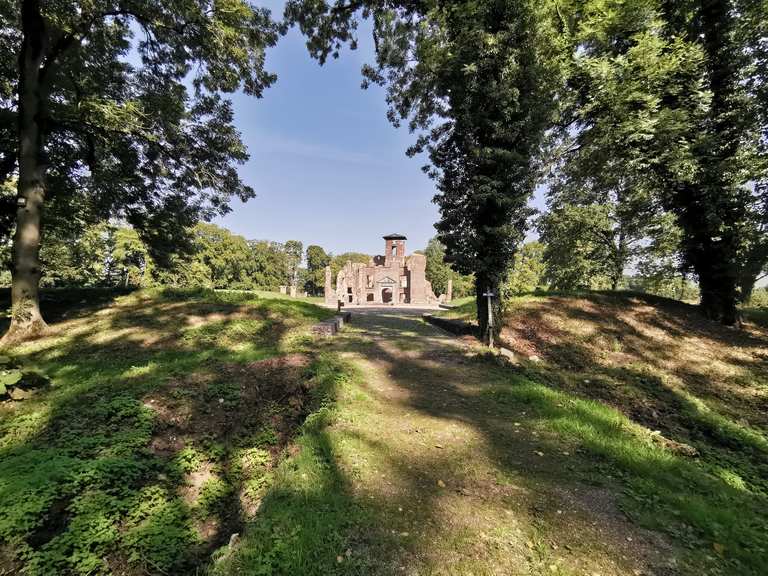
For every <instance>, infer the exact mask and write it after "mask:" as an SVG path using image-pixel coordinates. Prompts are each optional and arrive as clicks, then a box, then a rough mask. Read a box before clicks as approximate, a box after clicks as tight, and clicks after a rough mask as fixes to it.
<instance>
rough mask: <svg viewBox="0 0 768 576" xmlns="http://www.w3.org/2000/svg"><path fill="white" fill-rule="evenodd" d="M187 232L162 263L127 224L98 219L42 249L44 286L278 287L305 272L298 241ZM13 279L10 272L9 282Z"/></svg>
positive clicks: (201, 229)
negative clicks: (298, 265) (298, 262)
mask: <svg viewBox="0 0 768 576" xmlns="http://www.w3.org/2000/svg"><path fill="white" fill-rule="evenodd" d="M187 235H188V238H189V248H188V249H187V250H186V251H185V252H184V253H183V254H176V255H172V256H170V258H168V259H167V261H164V262H162V263H158V262H156V261H155V259H154V258H153V257H152V255H151V252H150V250H149V248H148V246H147V245H146V244H145V243H144V242H143V241H142V239H141V238H140V237H139V234H138V233H137V232H136V230H134V229H133V228H131V227H128V226H118V225H113V224H96V225H94V226H90V227H88V228H86V229H85V231H84V232H82V233H77V234H75V235H73V236H63V235H60V236H56V237H52V238H49V239H48V241H47V242H46V244H45V245H44V246H43V249H42V250H41V262H42V272H41V285H43V286H48V287H75V286H77V287H85V286H124V287H147V286H160V285H163V286H176V287H190V288H191V287H198V288H228V289H243V290H248V289H256V288H260V289H269V290H277V289H278V287H279V286H285V285H288V284H289V283H290V282H291V280H292V278H293V276H294V274H302V273H303V271H302V270H301V269H299V270H298V272H296V271H295V269H294V266H295V255H294V252H292V250H294V247H295V246H296V245H297V244H299V245H300V244H301V243H300V242H297V241H289V242H286V243H285V244H280V243H279V242H270V241H267V240H246V239H245V238H243V237H242V236H238V235H236V234H233V233H232V232H230V231H229V230H227V229H225V228H221V227H219V226H215V225H213V224H206V223H200V224H197V225H196V226H194V227H193V228H191V230H190V231H189V232H188V233H187ZM9 280H10V278H9V277H8V275H7V274H6V276H5V277H4V279H3V281H4V283H5V284H6V285H7V284H8V282H9Z"/></svg>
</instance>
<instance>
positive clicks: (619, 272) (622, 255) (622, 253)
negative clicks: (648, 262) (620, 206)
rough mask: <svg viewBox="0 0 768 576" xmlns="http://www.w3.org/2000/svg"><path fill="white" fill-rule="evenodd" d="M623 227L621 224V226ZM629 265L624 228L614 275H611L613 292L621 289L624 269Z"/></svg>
mask: <svg viewBox="0 0 768 576" xmlns="http://www.w3.org/2000/svg"><path fill="white" fill-rule="evenodd" d="M620 226H621V224H620ZM626 263H627V240H626V238H625V235H624V227H623V226H622V227H621V229H620V230H619V240H618V246H617V247H616V259H615V260H614V263H613V273H612V274H611V290H612V291H614V292H616V291H617V290H618V289H619V283H620V282H621V280H622V278H624V267H625V266H626Z"/></svg>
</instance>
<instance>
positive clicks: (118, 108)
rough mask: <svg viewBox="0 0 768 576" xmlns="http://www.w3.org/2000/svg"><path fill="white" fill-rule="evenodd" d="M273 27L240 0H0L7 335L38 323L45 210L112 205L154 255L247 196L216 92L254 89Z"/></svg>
mask: <svg viewBox="0 0 768 576" xmlns="http://www.w3.org/2000/svg"><path fill="white" fill-rule="evenodd" d="M278 33H279V30H278V27H277V26H276V25H275V24H274V23H273V22H272V20H271V19H270V15H269V12H268V11H267V10H265V9H260V8H256V7H254V6H252V5H250V4H249V3H248V2H247V0H225V1H209V0H151V1H150V0H91V1H89V2H85V3H66V2H53V1H46V0H15V1H14V0H2V1H0V62H1V63H0V74H1V75H2V82H0V142H2V144H3V146H2V151H1V152H0V182H2V181H5V180H7V179H8V178H9V177H12V176H14V175H15V176H16V177H17V182H18V186H17V196H16V198H15V199H13V202H12V204H10V203H9V202H4V203H3V206H4V207H5V209H6V214H7V213H8V211H9V210H10V211H11V216H10V217H6V218H4V219H2V220H0V221H2V222H4V223H6V225H11V226H15V232H14V235H13V254H12V265H11V266H12V275H13V284H12V301H13V316H12V324H11V329H10V331H9V333H8V335H7V336H13V335H19V334H25V333H29V332H30V331H35V330H39V329H40V328H42V327H44V325H45V324H44V321H43V318H42V316H41V314H40V309H39V304H38V284H39V279H40V270H41V267H40V262H39V250H40V243H41V238H42V237H43V235H42V233H43V230H44V228H45V227H46V226H47V225H48V224H49V222H50V223H53V222H54V221H55V220H56V219H57V218H63V219H65V220H66V219H68V218H67V216H68V215H69V214H77V215H78V216H82V217H83V218H86V219H90V220H99V219H106V217H108V216H118V217H121V218H124V219H125V220H127V221H128V222H130V223H131V224H132V225H133V226H134V227H135V228H136V229H137V230H138V231H139V233H140V234H141V236H142V238H143V239H144V240H145V241H146V242H147V244H148V245H149V246H150V247H151V248H152V250H153V253H154V255H155V256H156V257H157V258H158V259H162V257H163V256H164V255H166V253H167V252H168V249H169V248H175V247H177V246H178V245H179V244H181V243H183V239H184V237H185V231H186V229H188V228H189V226H190V225H192V224H194V223H195V222H197V221H198V220H200V219H206V218H210V217H212V216H213V215H215V214H221V213H223V212H226V211H227V210H228V207H227V206H228V200H229V199H230V197H231V196H233V195H235V196H237V197H239V198H240V199H242V200H246V199H248V198H250V197H251V196H253V190H252V189H251V188H250V187H249V186H247V185H246V184H244V183H243V182H242V181H241V180H240V178H239V176H238V174H237V171H236V169H235V164H236V163H240V162H243V161H245V160H246V158H247V154H246V151H245V148H244V146H243V144H242V142H241V141H240V137H239V134H238V133H237V131H236V130H235V129H234V127H233V125H232V119H233V118H232V116H233V113H232V107H231V105H230V103H229V102H228V101H227V100H225V99H223V98H222V93H228V92H233V91H235V90H237V89H243V90H244V91H245V93H247V94H250V95H254V96H260V95H261V94H262V91H263V90H264V89H265V87H267V86H269V85H270V84H271V83H272V82H273V81H274V79H275V77H274V76H273V75H271V74H268V73H267V72H265V70H264V50H265V47H266V46H269V45H272V44H274V43H275V42H276V40H277V37H278ZM0 232H2V231H0ZM5 233H6V234H7V233H8V229H7V228H6V230H5Z"/></svg>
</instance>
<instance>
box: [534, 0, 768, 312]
mask: <svg viewBox="0 0 768 576" xmlns="http://www.w3.org/2000/svg"><path fill="white" fill-rule="evenodd" d="M570 9H571V14H572V16H571V20H572V26H571V27H570V34H569V38H570V41H571V46H572V47H571V49H570V53H571V62H570V71H569V84H568V88H569V90H568V92H567V95H568V97H567V98H566V99H565V100H564V106H563V117H562V121H561V123H560V125H559V126H558V128H559V132H558V135H559V138H556V140H557V144H558V147H557V151H558V155H557V157H556V160H555V163H554V167H555V170H554V172H555V179H554V181H555V184H554V185H553V189H552V192H553V194H554V195H555V198H554V199H553V204H554V209H555V210H554V211H553V212H554V213H553V216H552V217H551V219H550V222H549V224H550V228H552V227H553V226H554V227H556V225H560V232H562V231H563V230H564V228H563V227H564V226H565V225H568V224H572V225H573V226H574V227H575V229H579V230H583V229H584V226H583V224H584V222H585V219H586V220H590V221H591V222H592V223H594V222H595V221H597V220H600V219H602V222H601V223H599V225H598V229H600V230H602V231H603V233H604V235H605V233H607V234H608V235H610V236H612V239H611V240H610V241H609V242H607V243H605V246H604V247H603V248H604V249H601V248H600V247H599V246H597V245H594V246H584V245H579V246H578V248H579V250H580V252H581V253H582V254H587V253H591V255H592V256H594V258H590V257H587V258H586V259H582V260H581V263H582V264H584V263H586V264H588V265H589V266H592V267H598V268H599V267H601V266H602V265H603V263H605V262H608V261H609V260H610V253H611V252H613V253H614V258H613V260H614V261H615V262H616V263H617V264H616V266H615V270H614V275H613V277H614V279H616V278H618V277H619V276H620V274H619V270H618V269H619V267H620V266H621V264H620V263H619V262H620V261H621V260H624V261H625V265H626V263H627V262H626V259H627V258H629V259H630V260H631V259H632V257H633V255H632V254H631V250H630V248H629V247H628V246H626V242H624V244H625V246H624V247H623V246H622V242H621V240H622V239H635V246H638V247H640V246H642V241H646V242H647V241H649V240H648V238H649V237H651V238H653V233H654V230H652V229H650V227H651V226H654V225H657V223H658V222H660V221H662V219H663V218H664V213H665V212H669V213H670V214H672V215H674V218H675V221H676V224H677V226H679V228H680V233H679V235H678V243H677V246H676V247H675V250H679V254H680V256H681V257H680V259H679V260H678V262H677V264H678V267H679V270H678V275H679V273H680V272H688V271H690V272H692V273H694V274H695V275H696V277H697V279H698V284H699V286H700V290H701V304H702V308H703V310H704V311H705V312H706V313H707V314H708V315H709V316H710V317H712V318H715V319H718V320H721V321H723V322H725V323H727V324H731V323H734V322H735V321H736V319H737V318H736V317H737V314H736V303H737V301H738V300H739V299H745V298H748V296H749V292H750V291H751V289H752V286H753V285H754V283H755V279H756V278H757V277H758V276H759V274H760V271H761V270H762V269H763V268H764V267H765V263H766V259H767V257H768V246H766V243H768V239H766V230H767V228H766V223H768V220H766V216H768V213H767V212H766V197H765V179H766V171H765V168H766V158H765V135H766V126H768V123H766V117H765V113H764V106H763V105H764V102H765V83H766V76H765V71H766V69H765V54H766V47H765V13H766V3H765V2H763V1H760V0H758V1H753V0H745V1H741V0H733V1H729V0H711V1H707V2H702V3H686V2H678V3H670V2H663V1H660V0H633V1H631V2H617V1H614V0H586V1H581V2H572V3H571V6H570ZM760 14H762V17H761V16H759V15H760ZM573 206H576V207H578V208H573ZM584 206H587V207H586V208H585V207H584ZM567 210H572V212H571V215H573V216H575V218H568V217H567V214H566V211H567ZM585 211H591V214H588V215H587V214H586V213H585ZM605 218H608V221H606V220H605ZM552 220H554V221H556V222H552ZM659 229H660V227H659V226H657V230H656V231H659ZM556 236H557V237H558V239H562V238H563V235H562V234H556ZM572 240H573V238H572ZM638 240H639V241H638ZM655 243H656V244H657V247H658V246H659V245H661V244H667V245H669V240H668V239H667V240H665V239H655ZM582 244H583V243H582ZM552 249H553V250H555V249H556V248H555V247H554V246H553V248H552ZM587 260H592V262H587Z"/></svg>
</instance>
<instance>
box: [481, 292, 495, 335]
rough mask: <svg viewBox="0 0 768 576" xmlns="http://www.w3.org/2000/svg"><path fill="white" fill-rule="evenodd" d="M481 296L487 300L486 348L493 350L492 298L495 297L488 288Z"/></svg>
mask: <svg viewBox="0 0 768 576" xmlns="http://www.w3.org/2000/svg"><path fill="white" fill-rule="evenodd" d="M483 296H485V297H486V298H488V347H489V348H493V305H492V304H493V300H492V299H493V298H494V296H496V294H494V293H493V292H492V291H491V289H490V288H488V289H487V290H486V291H485V292H483Z"/></svg>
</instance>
